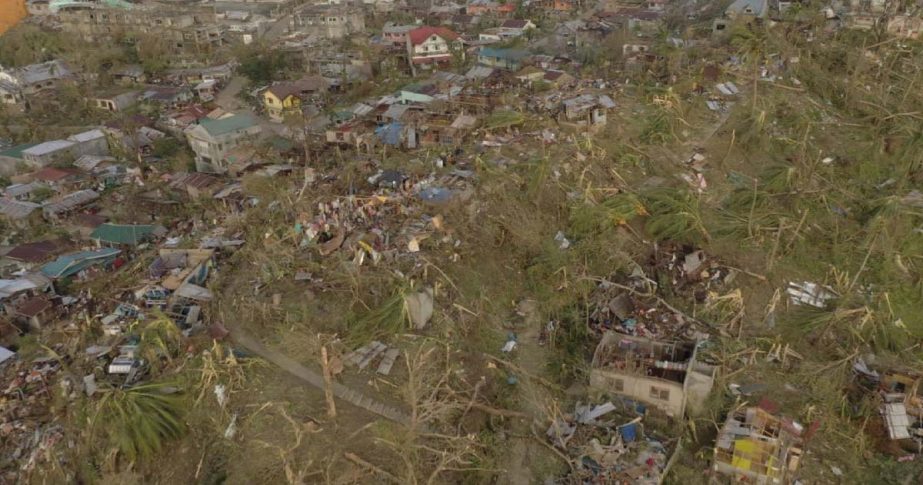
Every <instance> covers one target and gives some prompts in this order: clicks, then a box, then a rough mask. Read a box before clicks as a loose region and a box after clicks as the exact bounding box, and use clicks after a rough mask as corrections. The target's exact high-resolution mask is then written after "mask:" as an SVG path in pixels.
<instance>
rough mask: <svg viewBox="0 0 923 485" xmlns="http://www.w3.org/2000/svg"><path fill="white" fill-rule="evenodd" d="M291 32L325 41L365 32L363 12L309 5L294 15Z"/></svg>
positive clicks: (330, 6) (340, 6)
mask: <svg viewBox="0 0 923 485" xmlns="http://www.w3.org/2000/svg"><path fill="white" fill-rule="evenodd" d="M291 30H292V31H293V32H302V33H304V34H308V35H314V36H317V37H321V38H324V39H342V38H343V37H346V36H349V35H352V34H355V33H364V32H365V15H364V14H363V13H362V10H360V9H357V8H352V7H347V6H342V5H308V6H305V7H302V8H301V9H299V10H298V11H296V12H295V13H294V14H292V20H291Z"/></svg>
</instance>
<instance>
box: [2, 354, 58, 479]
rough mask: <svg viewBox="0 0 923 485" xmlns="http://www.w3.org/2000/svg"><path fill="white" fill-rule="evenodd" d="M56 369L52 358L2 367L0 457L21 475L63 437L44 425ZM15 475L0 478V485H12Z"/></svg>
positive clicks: (39, 460)
mask: <svg viewBox="0 0 923 485" xmlns="http://www.w3.org/2000/svg"><path fill="white" fill-rule="evenodd" d="M60 370H61V365H60V363H59V362H58V361H57V360H56V359H52V358H42V359H36V360H34V361H32V362H25V361H21V360H11V361H8V362H7V363H4V365H3V368H2V375H3V382H6V383H7V385H6V387H5V388H3V390H2V395H0V443H2V454H3V456H5V457H6V459H9V460H12V461H15V462H16V463H18V464H19V468H20V471H22V472H28V471H30V470H32V469H33V468H35V467H36V466H37V465H39V464H40V463H41V462H43V461H44V460H46V459H47V458H49V457H48V456H47V450H49V449H50V448H51V447H52V446H53V445H54V444H55V443H57V442H58V441H60V439H61V438H62V437H63V429H62V428H61V427H60V426H58V425H54V424H50V423H49V422H48V421H49V419H50V417H51V415H50V413H49V406H50V405H51V402H52V399H53V396H54V393H55V389H54V387H53V385H52V381H53V378H54V376H55V374H57V373H58V371H60ZM11 475H12V476H11ZM15 475H16V474H15V472H10V474H8V475H6V476H0V482H2V483H15V482H16V476H15ZM8 480H9V481H8Z"/></svg>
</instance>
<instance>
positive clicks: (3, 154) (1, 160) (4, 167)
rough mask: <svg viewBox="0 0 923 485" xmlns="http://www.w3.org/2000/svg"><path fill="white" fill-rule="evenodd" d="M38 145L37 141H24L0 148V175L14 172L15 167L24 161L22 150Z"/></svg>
mask: <svg viewBox="0 0 923 485" xmlns="http://www.w3.org/2000/svg"><path fill="white" fill-rule="evenodd" d="M36 145H38V143H24V144H22V145H16V146H11V147H9V148H7V149H5V150H0V175H4V176H9V175H13V174H15V173H16V167H17V166H18V165H19V164H22V163H25V161H26V159H25V155H23V152H24V151H26V150H28V149H30V148H32V147H34V146H36Z"/></svg>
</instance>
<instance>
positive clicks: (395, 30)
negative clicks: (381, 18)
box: [381, 23, 418, 46]
mask: <svg viewBox="0 0 923 485" xmlns="http://www.w3.org/2000/svg"><path fill="white" fill-rule="evenodd" d="M417 27H418V26H416V25H394V24H392V23H387V24H385V26H384V28H382V29H381V40H382V42H384V43H386V44H390V45H395V46H404V45H407V33H408V32H410V31H411V30H413V29H416V28H417Z"/></svg>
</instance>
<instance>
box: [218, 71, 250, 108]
mask: <svg viewBox="0 0 923 485" xmlns="http://www.w3.org/2000/svg"><path fill="white" fill-rule="evenodd" d="M246 83H247V80H246V79H245V78H244V77H243V76H234V77H233V78H231V82H229V83H228V85H227V86H225V87H224V89H222V90H221V92H220V93H218V96H216V97H215V104H217V105H218V106H220V107H221V108H222V109H224V110H227V111H234V110H236V109H238V108H240V104H241V103H240V99H238V98H237V95H238V94H239V93H240V91H241V90H242V89H243V88H244V84H246Z"/></svg>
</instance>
